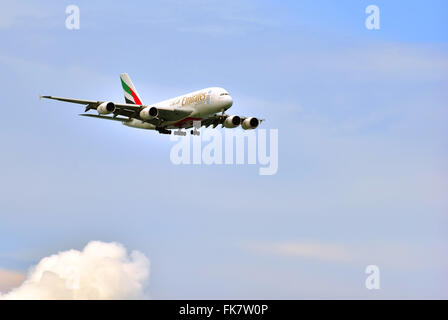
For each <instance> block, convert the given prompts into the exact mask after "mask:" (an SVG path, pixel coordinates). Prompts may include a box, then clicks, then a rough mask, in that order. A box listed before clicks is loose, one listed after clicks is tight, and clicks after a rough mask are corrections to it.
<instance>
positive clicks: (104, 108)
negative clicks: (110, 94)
mask: <svg viewBox="0 0 448 320" xmlns="http://www.w3.org/2000/svg"><path fill="white" fill-rule="evenodd" d="M96 111H98V114H109V113H112V112H114V111H115V105H114V103H113V102H103V103H102V104H100V105H99V106H98V108H96Z"/></svg>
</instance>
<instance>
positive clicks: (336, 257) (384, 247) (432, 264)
mask: <svg viewBox="0 0 448 320" xmlns="http://www.w3.org/2000/svg"><path fill="white" fill-rule="evenodd" d="M243 248H246V249H248V250H250V251H253V252H255V253H258V254H264V255H266V254H267V255H276V256H279V257H290V258H299V259H309V260H317V261H322V262H333V263H342V264H351V265H361V266H366V265H368V264H376V265H379V266H382V267H387V268H393V269H404V270H417V269H427V268H438V269H442V268H444V266H446V265H447V263H448V261H447V259H446V256H445V251H444V248H443V247H431V248H429V247H426V246H424V245H415V244H395V243H391V244H387V243H384V242H381V243H377V244H372V243H365V244H361V243H360V244H357V245H355V244H353V243H350V244H342V243H331V242H320V241H310V240H297V241H273V242H250V243H246V244H244V245H243Z"/></svg>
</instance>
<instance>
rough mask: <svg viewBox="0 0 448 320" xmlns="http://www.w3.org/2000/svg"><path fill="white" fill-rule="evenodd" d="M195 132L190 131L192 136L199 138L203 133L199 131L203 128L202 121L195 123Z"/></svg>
mask: <svg viewBox="0 0 448 320" xmlns="http://www.w3.org/2000/svg"><path fill="white" fill-rule="evenodd" d="M193 128H194V129H193V130H190V134H191V135H192V136H199V135H200V134H201V133H200V132H199V129H200V128H201V121H193Z"/></svg>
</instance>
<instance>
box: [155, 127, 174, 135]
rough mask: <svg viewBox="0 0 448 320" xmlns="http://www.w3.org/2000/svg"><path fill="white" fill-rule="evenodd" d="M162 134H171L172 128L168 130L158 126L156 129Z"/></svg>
mask: <svg viewBox="0 0 448 320" xmlns="http://www.w3.org/2000/svg"><path fill="white" fill-rule="evenodd" d="M156 130H157V131H158V132H159V133H160V134H171V130H167V129H165V128H157V129H156Z"/></svg>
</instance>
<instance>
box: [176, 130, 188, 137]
mask: <svg viewBox="0 0 448 320" xmlns="http://www.w3.org/2000/svg"><path fill="white" fill-rule="evenodd" d="M174 135H175V136H183V137H184V136H186V135H187V133H186V132H184V131H182V129H181V128H179V129H177V130H176V131H174Z"/></svg>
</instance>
